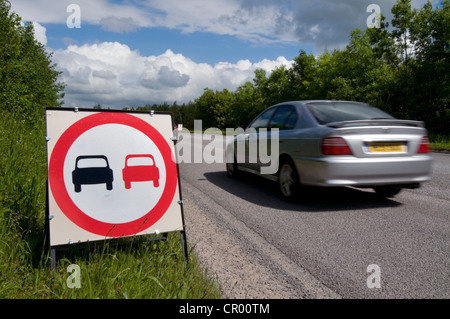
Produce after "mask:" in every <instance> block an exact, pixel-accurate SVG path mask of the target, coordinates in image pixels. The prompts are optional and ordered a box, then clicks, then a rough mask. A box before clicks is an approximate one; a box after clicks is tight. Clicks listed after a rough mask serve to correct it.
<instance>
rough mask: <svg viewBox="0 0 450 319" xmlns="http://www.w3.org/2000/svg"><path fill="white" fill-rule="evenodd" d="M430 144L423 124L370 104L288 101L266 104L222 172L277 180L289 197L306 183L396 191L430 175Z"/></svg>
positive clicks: (297, 194) (236, 142) (383, 193)
mask: <svg viewBox="0 0 450 319" xmlns="http://www.w3.org/2000/svg"><path fill="white" fill-rule="evenodd" d="M274 128H277V129H278V132H277V131H276V130H273V129H274ZM274 132H277V134H274ZM262 133H263V134H262ZM277 135H278V136H277ZM271 143H272V144H273V143H278V144H277V146H278V147H277V148H272V147H271ZM428 144H429V142H428V137H427V130H426V129H425V127H424V123H423V122H419V121H410V120H398V119H395V118H393V117H392V116H391V115H389V114H387V113H385V112H384V111H382V110H380V109H378V108H375V107H373V106H370V105H368V104H364V103H359V102H349V101H322V100H309V101H294V102H286V103H281V104H277V105H274V106H271V107H269V108H267V109H266V110H265V111H263V112H262V113H261V114H260V115H258V116H257V117H256V118H255V119H254V120H253V121H252V122H251V123H250V125H249V126H248V127H247V128H246V129H245V130H242V132H241V134H236V136H234V138H233V140H232V141H231V142H230V143H228V145H227V155H226V156H227V164H226V166H227V174H228V175H229V176H235V175H236V174H238V173H239V171H241V170H242V171H247V172H251V173H255V174H258V175H260V176H262V177H265V178H268V179H270V180H273V181H276V182H277V183H278V185H279V189H280V193H281V195H282V196H283V197H284V198H285V199H288V200H292V199H296V198H299V197H301V192H300V190H301V189H302V187H303V186H354V187H363V188H373V189H374V190H375V191H376V192H377V193H378V194H379V195H380V196H383V197H394V196H395V195H397V194H398V193H399V192H400V191H401V189H403V188H410V189H414V188H418V187H419V186H420V184H421V183H423V182H426V181H429V180H430V174H431V164H432V158H431V156H430V155H429V154H428V153H429V146H428ZM255 146H256V148H255ZM262 146H264V151H267V152H266V153H267V154H264V152H262V154H264V155H265V156H264V157H265V158H266V160H264V161H262V160H261V157H260V155H261V152H260V151H261V147H262ZM272 146H273V145H272ZM273 149H275V151H276V152H272V153H273V154H269V153H270V151H269V150H272V151H273ZM252 150H253V152H252ZM255 150H257V151H255ZM252 153H253V154H252ZM267 156H270V158H271V160H272V161H274V162H275V166H276V169H275V170H274V171H272V172H271V173H270V174H267V173H262V172H263V169H264V168H265V167H266V168H267ZM272 164H273V163H272Z"/></svg>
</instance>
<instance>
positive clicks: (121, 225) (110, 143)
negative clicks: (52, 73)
mask: <svg viewBox="0 0 450 319" xmlns="http://www.w3.org/2000/svg"><path fill="white" fill-rule="evenodd" d="M46 120H47V140H48V144H47V161H48V184H49V187H48V188H49V195H48V199H49V205H48V210H49V219H50V220H49V232H50V245H51V246H57V245H65V244H69V243H76V242H86V241H95V240H104V239H105V238H118V237H126V236H133V235H146V234H154V233H167V232H173V231H183V232H184V226H183V225H184V223H183V211H182V206H181V205H180V203H181V196H180V190H179V179H178V166H177V164H176V160H175V158H174V157H175V154H176V153H175V145H174V139H173V121H172V115H171V114H170V113H156V112H155V113H153V112H152V113H143V112H123V111H98V110H88V109H82V110H77V109H67V108H57V109H56V108H53V109H47V111H46Z"/></svg>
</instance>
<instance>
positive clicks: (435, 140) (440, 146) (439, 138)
mask: <svg viewBox="0 0 450 319" xmlns="http://www.w3.org/2000/svg"><path fill="white" fill-rule="evenodd" d="M429 138H430V147H431V149H433V150H444V151H450V135H444V134H432V133H430V135H429Z"/></svg>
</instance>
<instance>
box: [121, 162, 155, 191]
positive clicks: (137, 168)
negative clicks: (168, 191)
mask: <svg viewBox="0 0 450 319" xmlns="http://www.w3.org/2000/svg"><path fill="white" fill-rule="evenodd" d="M132 158H150V159H151V160H152V162H153V163H152V164H151V165H128V160H129V159H132ZM122 177H123V181H124V182H125V188H126V189H130V188H131V182H148V181H153V186H154V187H159V169H158V167H156V163H155V158H154V157H153V155H150V154H135V155H128V156H127V157H126V158H125V167H124V169H123V170H122Z"/></svg>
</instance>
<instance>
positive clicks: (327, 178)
mask: <svg viewBox="0 0 450 319" xmlns="http://www.w3.org/2000/svg"><path fill="white" fill-rule="evenodd" d="M296 164H297V169H298V171H299V173H300V178H301V182H302V183H303V184H305V185H314V186H366V187H367V186H378V185H402V186H405V187H407V186H408V185H414V184H420V183H422V182H426V181H429V180H430V178H431V164H432V158H431V156H429V155H416V156H411V157H384V158H381V157H379V158H356V157H353V156H339V157H337V156H336V157H331V156H330V157H323V158H314V159H307V160H306V159H303V160H298V161H297V163H296Z"/></svg>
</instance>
